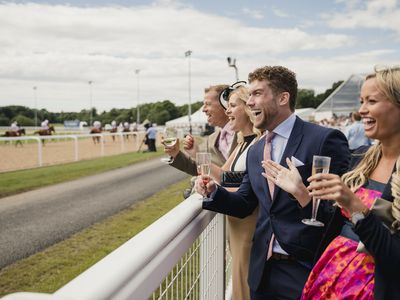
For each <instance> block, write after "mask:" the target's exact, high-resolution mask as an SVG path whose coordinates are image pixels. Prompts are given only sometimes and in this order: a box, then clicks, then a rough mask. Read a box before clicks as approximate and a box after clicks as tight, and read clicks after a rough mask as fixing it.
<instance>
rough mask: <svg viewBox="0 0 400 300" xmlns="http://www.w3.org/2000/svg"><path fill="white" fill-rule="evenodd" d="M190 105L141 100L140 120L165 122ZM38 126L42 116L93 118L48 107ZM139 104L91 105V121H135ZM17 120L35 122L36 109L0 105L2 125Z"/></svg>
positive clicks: (195, 106)
mask: <svg viewBox="0 0 400 300" xmlns="http://www.w3.org/2000/svg"><path fill="white" fill-rule="evenodd" d="M201 106H202V102H196V103H193V104H192V105H191V110H192V113H193V112H195V111H197V110H198V109H199V108H200V107H201ZM188 109H189V105H188V104H185V105H181V106H176V105H175V104H173V103H172V102H171V101H169V100H164V101H159V102H155V103H146V104H142V105H140V107H139V112H140V120H139V123H142V122H143V121H144V120H146V119H147V120H149V121H150V122H152V123H156V124H159V125H164V124H165V122H167V121H169V120H173V119H176V118H179V117H181V116H184V115H187V114H188ZM36 114H37V122H38V124H37V125H38V126H40V123H41V122H42V121H43V120H46V119H47V120H49V122H50V123H53V124H54V123H61V124H62V123H64V121H71V120H79V121H85V122H87V124H89V122H90V109H83V110H81V111H80V112H63V111H61V112H49V111H48V110H46V109H40V110H37V112H36ZM136 116H137V108H136V107H133V108H126V109H125V108H122V109H117V108H113V109H111V110H110V111H103V112H101V113H99V112H98V111H97V109H96V108H93V109H92V121H95V120H98V121H100V122H101V123H102V124H109V123H111V121H113V120H115V121H116V122H117V124H119V123H121V122H122V123H124V122H129V123H134V122H136ZM14 120H16V121H17V122H18V124H19V125H20V126H35V109H31V108H29V107H26V106H18V105H11V106H3V107H0V126H9V125H10V124H11V122H13V121H14Z"/></svg>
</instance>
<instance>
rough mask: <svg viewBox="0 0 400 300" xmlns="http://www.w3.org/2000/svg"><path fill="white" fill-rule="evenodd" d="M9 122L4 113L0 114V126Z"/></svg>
mask: <svg viewBox="0 0 400 300" xmlns="http://www.w3.org/2000/svg"><path fill="white" fill-rule="evenodd" d="M10 124H11V122H10V119H9V118H7V117H6V116H4V115H0V126H9V125H10Z"/></svg>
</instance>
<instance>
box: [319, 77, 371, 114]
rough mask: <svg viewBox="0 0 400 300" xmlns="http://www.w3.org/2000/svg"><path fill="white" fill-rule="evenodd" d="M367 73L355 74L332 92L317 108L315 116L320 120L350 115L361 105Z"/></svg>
mask: <svg viewBox="0 0 400 300" xmlns="http://www.w3.org/2000/svg"><path fill="white" fill-rule="evenodd" d="M364 79H365V75H363V74H353V75H351V76H350V77H349V79H347V80H346V81H344V82H343V83H342V84H341V85H340V86H338V87H337V89H336V90H334V91H333V92H332V94H330V95H329V96H328V98H326V99H325V100H324V102H322V103H321V104H320V105H319V106H318V107H317V108H316V109H315V115H314V118H315V120H316V121H319V120H321V119H324V118H330V117H332V115H333V114H335V115H337V116H341V115H349V113H351V112H352V111H355V110H358V108H359V107H360V90H361V85H362V84H363V82H364Z"/></svg>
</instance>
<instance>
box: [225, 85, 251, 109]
mask: <svg viewBox="0 0 400 300" xmlns="http://www.w3.org/2000/svg"><path fill="white" fill-rule="evenodd" d="M246 84H247V82H246V81H243V80H241V81H238V82H235V83H234V84H232V85H231V86H228V87H227V88H226V89H224V90H222V92H221V93H220V94H219V103H220V104H221V106H222V107H223V109H224V110H227V109H228V101H229V96H230V94H231V93H232V92H233V91H234V90H236V89H237V88H239V87H241V86H245V85H246Z"/></svg>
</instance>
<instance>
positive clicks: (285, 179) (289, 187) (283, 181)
mask: <svg viewBox="0 0 400 300" xmlns="http://www.w3.org/2000/svg"><path fill="white" fill-rule="evenodd" d="M286 163H287V165H288V167H289V169H287V168H285V167H283V166H281V165H280V164H278V163H276V162H274V161H272V160H267V161H263V162H262V166H263V168H264V170H265V173H262V175H263V176H264V177H265V178H267V179H269V180H271V181H272V182H273V183H274V184H275V185H277V186H279V187H280V188H281V189H283V190H284V191H286V192H288V193H289V194H292V195H293V196H294V197H295V198H296V199H297V201H299V203H300V205H301V206H306V205H307V204H308V202H309V201H310V196H309V195H308V190H307V188H306V186H305V185H304V184H303V180H302V178H301V176H300V173H299V171H298V170H297V168H296V167H295V165H294V164H293V163H292V161H291V160H290V159H289V158H286Z"/></svg>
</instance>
